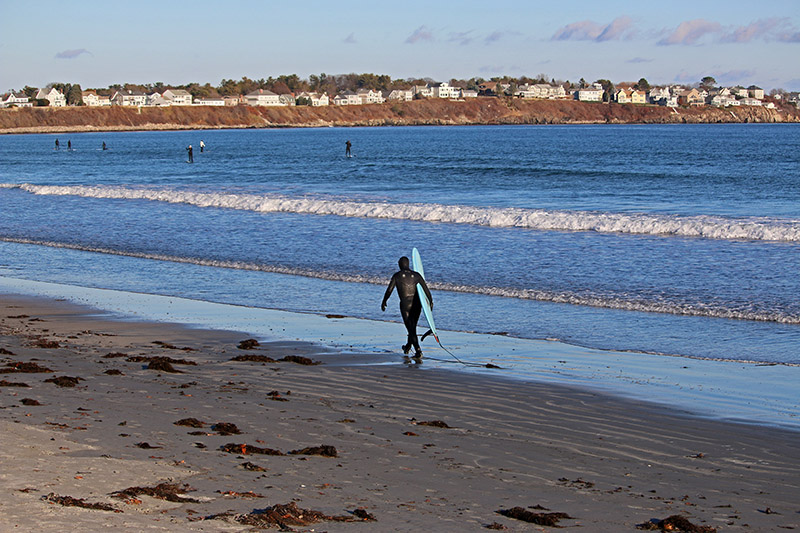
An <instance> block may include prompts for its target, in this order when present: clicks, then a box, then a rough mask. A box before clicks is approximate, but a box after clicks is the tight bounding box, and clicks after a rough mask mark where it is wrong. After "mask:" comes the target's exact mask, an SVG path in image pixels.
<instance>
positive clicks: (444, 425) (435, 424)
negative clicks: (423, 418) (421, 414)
mask: <svg viewBox="0 0 800 533" xmlns="http://www.w3.org/2000/svg"><path fill="white" fill-rule="evenodd" d="M417 425H418V426H430V427H433V428H445V429H451V428H450V426H448V425H447V423H445V422H443V421H441V420H428V421H427V422H417Z"/></svg>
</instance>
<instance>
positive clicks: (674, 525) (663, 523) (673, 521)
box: [636, 515, 717, 533]
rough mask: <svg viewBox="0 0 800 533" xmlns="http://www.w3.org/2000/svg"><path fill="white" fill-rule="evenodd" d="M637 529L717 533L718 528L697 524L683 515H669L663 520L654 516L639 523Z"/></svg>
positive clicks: (681, 532)
mask: <svg viewBox="0 0 800 533" xmlns="http://www.w3.org/2000/svg"><path fill="white" fill-rule="evenodd" d="M636 529H641V530H644V531H674V532H680V533H717V529H716V528H714V527H711V526H698V525H695V524H693V523H691V522H690V521H689V520H688V519H687V518H685V517H683V516H681V515H672V516H668V517H667V518H665V519H663V520H658V519H657V518H654V519H652V520H650V521H649V522H644V523H643V524H637V525H636Z"/></svg>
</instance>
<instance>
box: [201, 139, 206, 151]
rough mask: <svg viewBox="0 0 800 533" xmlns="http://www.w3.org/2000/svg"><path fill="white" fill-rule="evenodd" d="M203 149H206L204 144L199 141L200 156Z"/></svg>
mask: <svg viewBox="0 0 800 533" xmlns="http://www.w3.org/2000/svg"><path fill="white" fill-rule="evenodd" d="M205 149H206V143H204V142H203V141H200V153H201V154H202V153H203V151H204V150H205Z"/></svg>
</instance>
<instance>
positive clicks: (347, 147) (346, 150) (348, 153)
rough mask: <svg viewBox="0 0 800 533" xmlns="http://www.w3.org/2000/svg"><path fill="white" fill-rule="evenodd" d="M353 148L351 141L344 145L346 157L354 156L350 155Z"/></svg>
mask: <svg viewBox="0 0 800 533" xmlns="http://www.w3.org/2000/svg"><path fill="white" fill-rule="evenodd" d="M352 147H353V143H351V142H350V141H349V140H348V141H347V142H346V143H344V156H345V157H353V156H352V154H351V153H350V148H352Z"/></svg>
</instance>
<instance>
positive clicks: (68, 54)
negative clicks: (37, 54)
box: [55, 48, 92, 59]
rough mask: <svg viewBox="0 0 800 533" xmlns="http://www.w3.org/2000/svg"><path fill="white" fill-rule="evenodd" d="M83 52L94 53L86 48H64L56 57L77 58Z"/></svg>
mask: <svg viewBox="0 0 800 533" xmlns="http://www.w3.org/2000/svg"><path fill="white" fill-rule="evenodd" d="M83 54H89V55H92V53H91V52H90V51H89V50H87V49H86V48H78V49H76V50H64V51H63V52H59V53H57V54H56V55H55V58H56V59H75V58H76V57H78V56H81V55H83Z"/></svg>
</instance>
